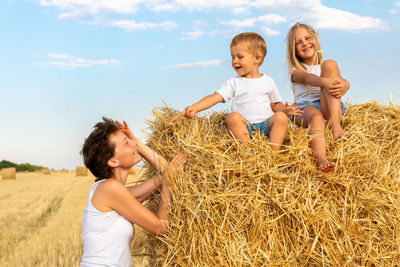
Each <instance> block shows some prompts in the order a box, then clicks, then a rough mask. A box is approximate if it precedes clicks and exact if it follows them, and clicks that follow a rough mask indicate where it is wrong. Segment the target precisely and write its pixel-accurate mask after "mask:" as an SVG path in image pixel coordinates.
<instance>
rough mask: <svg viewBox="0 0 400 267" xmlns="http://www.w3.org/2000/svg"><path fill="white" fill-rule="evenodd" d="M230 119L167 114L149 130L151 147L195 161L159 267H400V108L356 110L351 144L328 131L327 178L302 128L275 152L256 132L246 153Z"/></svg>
mask: <svg viewBox="0 0 400 267" xmlns="http://www.w3.org/2000/svg"><path fill="white" fill-rule="evenodd" d="M225 116H226V114H224V113H213V114H211V115H210V116H205V117H196V118H194V119H186V118H184V117H183V116H182V114H181V112H178V111H175V110H173V109H171V108H168V107H164V108H159V109H156V110H155V111H154V120H153V121H150V122H149V131H150V134H149V145H150V146H151V147H152V148H154V149H155V150H157V151H158V152H160V153H161V154H162V155H164V156H165V157H166V158H169V159H170V158H172V157H173V156H174V155H175V154H177V153H178V152H186V153H188V154H189V156H190V158H189V161H188V163H187V164H186V165H185V168H184V171H183V172H181V173H180V174H179V175H177V176H174V177H172V178H171V187H172V190H173V193H174V194H173V195H174V196H173V198H174V201H173V203H172V206H171V209H172V211H171V224H170V226H171V228H170V231H169V233H168V234H167V235H166V236H164V237H160V238H158V239H153V248H154V250H153V251H152V253H153V255H155V257H156V263H157V264H158V265H164V266H221V265H224V266H266V265H267V266H269V265H273V266H304V265H305V266H342V265H345V266H398V265H400V170H399V166H400V106H399V105H393V104H389V105H380V104H378V103H374V102H371V103H366V104H362V105H350V106H349V111H348V114H347V115H346V117H345V118H344V119H343V126H344V129H345V131H346V134H345V137H344V139H343V140H342V141H339V142H334V141H333V138H332V136H331V131H326V139H327V146H328V158H330V159H335V160H336V164H337V165H336V168H335V170H334V171H333V172H331V173H328V174H323V173H320V172H318V171H317V169H316V162H315V160H314V158H313V156H312V153H311V151H310V149H309V147H308V141H309V140H310V136H308V135H307V131H306V130H305V129H301V128H299V127H297V126H294V125H293V124H291V125H290V127H289V133H288V136H287V139H286V140H285V143H284V147H283V148H282V150H281V151H278V152H274V151H272V150H271V149H270V147H269V144H268V139H267V138H265V137H264V136H260V135H259V134H255V135H254V136H253V139H252V141H251V142H248V143H246V144H242V145H240V144H239V143H238V142H236V141H235V140H234V139H233V137H232V136H231V135H230V134H229V133H228V131H227V128H226V125H225V120H224V117H225ZM151 175H152V174H151V173H148V174H146V178H147V177H150V176H151ZM149 238H152V237H151V236H149Z"/></svg>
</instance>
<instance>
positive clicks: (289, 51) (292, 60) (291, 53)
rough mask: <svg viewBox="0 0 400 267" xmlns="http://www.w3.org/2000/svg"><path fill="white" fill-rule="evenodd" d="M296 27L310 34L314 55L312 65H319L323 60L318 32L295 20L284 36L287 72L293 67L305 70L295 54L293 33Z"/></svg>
mask: <svg viewBox="0 0 400 267" xmlns="http://www.w3.org/2000/svg"><path fill="white" fill-rule="evenodd" d="M298 28H304V29H305V30H306V31H307V32H308V33H309V34H310V36H311V38H312V39H313V41H314V46H315V47H314V50H315V56H314V60H313V63H312V65H320V64H322V62H323V61H324V57H323V54H322V50H321V44H320V42H319V38H318V33H316V32H315V31H314V29H313V28H312V27H311V26H310V25H307V24H302V23H299V22H297V23H296V24H294V25H293V26H292V27H291V28H290V30H289V32H288V34H287V36H286V40H287V45H286V55H287V60H288V65H289V66H288V67H289V74H290V73H291V72H292V71H293V69H294V68H296V69H301V70H304V71H306V72H307V69H306V67H305V66H304V65H303V64H302V61H301V58H300V57H299V56H297V55H296V40H295V39H294V33H295V31H296V30H297V29H298Z"/></svg>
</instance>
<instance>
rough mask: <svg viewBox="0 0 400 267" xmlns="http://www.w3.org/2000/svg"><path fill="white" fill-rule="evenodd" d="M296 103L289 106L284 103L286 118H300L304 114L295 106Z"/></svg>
mask: <svg viewBox="0 0 400 267" xmlns="http://www.w3.org/2000/svg"><path fill="white" fill-rule="evenodd" d="M296 104H297V102H294V103H293V104H291V105H289V104H288V102H286V103H285V113H286V115H288V116H300V115H302V114H303V113H304V111H303V110H301V107H300V106H296Z"/></svg>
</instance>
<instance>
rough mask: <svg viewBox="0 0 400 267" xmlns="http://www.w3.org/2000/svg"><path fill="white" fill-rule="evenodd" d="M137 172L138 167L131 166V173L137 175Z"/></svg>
mask: <svg viewBox="0 0 400 267" xmlns="http://www.w3.org/2000/svg"><path fill="white" fill-rule="evenodd" d="M136 173H137V169H136V168H135V167H131V168H130V169H129V174H130V175H136Z"/></svg>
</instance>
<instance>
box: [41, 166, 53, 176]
mask: <svg viewBox="0 0 400 267" xmlns="http://www.w3.org/2000/svg"><path fill="white" fill-rule="evenodd" d="M42 173H43V174H46V175H50V174H51V171H50V169H48V168H46V169H42Z"/></svg>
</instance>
